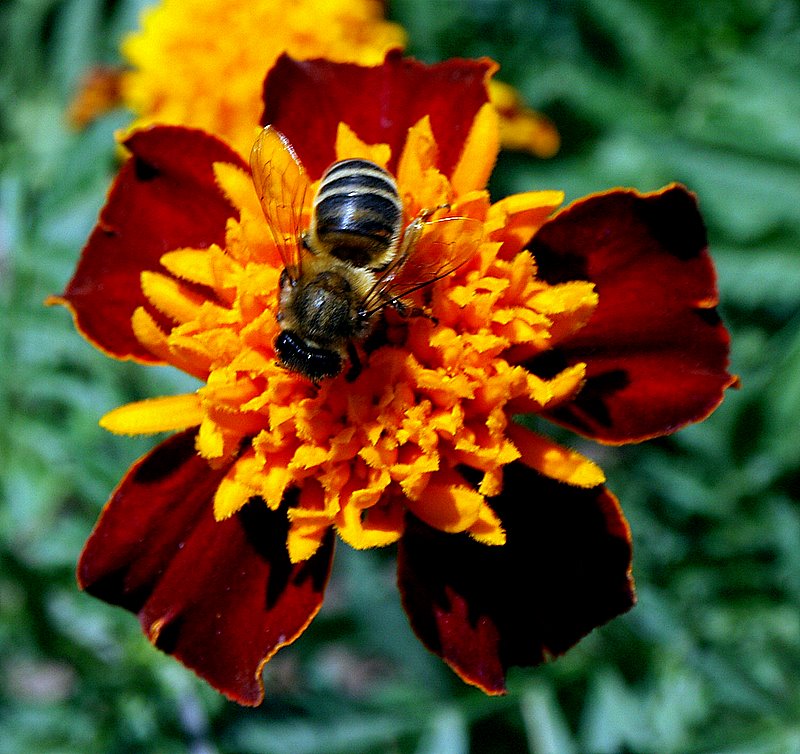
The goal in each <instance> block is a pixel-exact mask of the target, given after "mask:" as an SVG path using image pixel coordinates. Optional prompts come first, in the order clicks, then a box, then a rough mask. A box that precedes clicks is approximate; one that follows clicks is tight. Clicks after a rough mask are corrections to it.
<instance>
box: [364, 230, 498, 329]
mask: <svg viewBox="0 0 800 754" xmlns="http://www.w3.org/2000/svg"><path fill="white" fill-rule="evenodd" d="M413 226H414V223H412V224H411V226H409V228H407V229H406V234H408V233H414V232H418V233H419V238H417V239H416V240H412V241H411V242H410V244H409V248H408V250H407V251H406V252H405V253H401V254H399V255H398V256H397V257H396V258H395V259H394V260H393V261H392V262H391V263H390V264H389V266H388V267H387V268H386V269H385V270H383V271H382V272H381V273H380V276H379V277H378V280H377V281H376V283H375V285H374V286H373V287H372V289H371V290H370V291H369V293H368V294H367V295H366V296H365V298H364V301H363V304H362V307H361V308H362V310H363V311H364V312H365V313H366V314H374V313H375V312H377V311H378V310H379V309H382V308H384V307H385V306H389V305H391V304H393V303H394V302H396V301H398V300H400V299H403V298H404V297H406V296H409V295H410V294H412V293H413V292H414V291H417V290H419V289H420V288H423V287H425V286H426V285H430V284H431V283H435V282H436V281H437V280H441V279H442V278H443V277H446V276H447V275H449V274H450V273H452V272H455V271H456V270H457V269H458V268H459V267H460V266H461V265H462V264H464V262H466V261H467V260H468V259H469V258H470V257H472V255H473V254H475V253H476V251H477V248H478V246H479V245H480V243H481V241H482V240H483V223H482V222H481V221H480V220H476V219H474V218H472V217H443V218H440V219H438V220H431V221H430V222H425V223H422V224H421V228H419V229H418V230H415V229H414V227H413Z"/></svg>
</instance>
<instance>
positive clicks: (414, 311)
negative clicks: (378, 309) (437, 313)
mask: <svg viewBox="0 0 800 754" xmlns="http://www.w3.org/2000/svg"><path fill="white" fill-rule="evenodd" d="M390 305H391V307H392V308H393V309H394V310H395V311H396V312H397V313H398V314H399V315H400V316H401V317H402V318H403V319H409V318H410V317H425V319H428V320H430V321H431V322H433V324H434V325H438V324H439V320H438V319H436V317H434V316H433V314H431V313H430V312H429V311H427V310H426V309H423V308H422V307H421V306H409V305H408V304H406V303H405V302H403V301H401V300H400V299H394V300H392V301H391V302H390Z"/></svg>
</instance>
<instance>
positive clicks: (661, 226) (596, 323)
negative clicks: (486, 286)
mask: <svg viewBox="0 0 800 754" xmlns="http://www.w3.org/2000/svg"><path fill="white" fill-rule="evenodd" d="M530 249H531V252H532V253H533V255H534V257H535V258H536V261H537V264H538V266H539V274H540V276H541V277H543V278H544V279H545V280H547V281H548V282H551V283H557V282H563V281H567V280H575V279H582V280H590V281H591V282H593V283H594V284H595V285H596V286H597V291H598V293H599V294H600V303H599V306H598V308H597V311H596V312H595V314H594V316H593V317H592V319H591V321H590V322H589V324H588V325H587V326H586V327H584V328H583V329H581V330H579V331H578V332H577V333H575V335H573V336H572V337H571V338H570V339H569V340H567V341H565V342H562V343H561V344H559V346H558V347H557V348H556V349H555V350H554V352H551V353H549V354H545V355H544V356H543V357H541V358H540V359H538V360H535V361H534V362H532V363H531V364H530V365H529V367H530V368H531V370H532V371H534V372H537V373H545V372H547V371H548V370H552V369H558V368H560V367H562V366H564V365H566V364H574V363H576V362H580V361H585V362H586V364H587V365H588V371H587V375H588V379H587V382H586V385H585V386H584V388H583V389H582V390H581V392H580V393H579V395H578V396H577V399H576V400H575V401H574V402H572V403H569V404H566V405H564V406H563V407H560V408H559V409H557V410H556V411H554V412H553V413H551V414H550V418H552V419H554V420H556V421H558V422H560V423H561V424H564V425H566V426H568V427H570V428H572V429H574V430H576V431H578V432H581V433H582V434H585V435H587V436H589V437H592V438H594V439H597V440H601V441H603V442H609V443H623V442H634V441H638V440H643V439H646V438H648V437H654V436H657V435H662V434H666V433H670V432H674V431H675V430H676V429H678V428H679V427H681V426H683V425H684V424H687V423H689V422H693V421H699V420H700V419H703V418H705V417H706V416H708V414H709V413H711V412H712V411H713V410H714V409H715V408H716V407H717V406H718V405H719V403H720V401H721V400H722V395H723V391H724V390H725V388H727V387H729V386H730V385H731V384H732V383H733V381H734V380H733V378H732V377H731V376H730V375H729V374H728V372H727V366H728V352H729V336H728V333H727V331H726V329H725V327H724V325H723V324H722V323H721V321H720V319H719V317H718V315H717V312H716V309H715V308H714V307H715V306H716V304H717V289H716V281H715V274H714V267H713V264H712V262H711V259H710V257H709V255H708V251H707V240H706V231H705V227H704V225H703V219H702V217H701V216H700V212H699V210H698V208H697V203H696V201H695V198H694V196H693V195H692V194H690V193H689V192H688V191H687V190H686V189H685V188H683V187H682V186H677V185H673V186H669V187H667V188H666V189H663V190H662V191H660V192H657V193H652V194H638V193H636V192H634V191H622V190H616V191H611V192H609V193H607V194H600V195H595V196H590V197H588V198H586V199H583V200H581V201H578V202H576V203H575V204H572V205H571V206H570V207H568V208H567V209H565V210H564V211H562V212H560V213H559V214H558V215H556V216H555V217H554V218H553V219H552V220H550V221H548V222H547V223H545V224H544V225H543V226H542V228H541V229H540V230H539V232H538V233H537V234H536V236H535V237H534V239H533V241H532V242H531V244H530Z"/></svg>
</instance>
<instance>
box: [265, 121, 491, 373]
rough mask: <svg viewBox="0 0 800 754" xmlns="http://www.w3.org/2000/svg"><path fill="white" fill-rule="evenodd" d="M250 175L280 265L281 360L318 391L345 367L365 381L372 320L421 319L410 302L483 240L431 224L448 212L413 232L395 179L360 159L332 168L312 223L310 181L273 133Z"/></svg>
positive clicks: (425, 215)
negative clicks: (360, 346) (362, 349)
mask: <svg viewBox="0 0 800 754" xmlns="http://www.w3.org/2000/svg"><path fill="white" fill-rule="evenodd" d="M250 167H251V169H252V174H253V183H254V186H255V189H256V193H257V194H258V197H259V199H260V201H261V207H262V209H263V211H264V216H265V218H266V220H267V225H268V226H269V229H270V232H271V234H272V237H273V240H274V241H275V244H276V246H277V248H278V250H279V252H280V255H281V259H282V261H283V264H284V269H283V272H282V273H281V276H280V283H279V291H278V314H277V320H278V323H279V324H280V328H281V332H280V333H279V334H278V336H277V338H276V339H275V353H276V355H277V357H278V360H279V362H280V363H281V365H283V366H284V367H285V368H287V369H289V370H291V371H294V372H297V373H299V374H301V375H303V376H305V377H306V378H308V379H309V380H311V381H312V382H314V383H315V384H318V383H319V381H320V380H322V379H324V378H327V377H335V376H337V375H338V374H340V373H341V372H342V371H343V369H344V362H345V358H349V359H350V364H351V369H350V370H349V372H348V374H347V375H346V377H347V379H348V380H354V379H355V378H356V377H357V376H358V374H359V373H360V371H361V362H360V359H359V356H358V351H357V350H356V348H355V343H356V342H358V341H363V340H364V338H366V337H367V335H369V334H370V332H371V331H372V329H373V326H374V323H375V320H376V315H377V314H378V313H379V312H381V311H382V310H383V309H385V308H386V307H392V308H394V309H395V310H396V311H397V312H398V313H400V314H401V315H402V316H412V315H420V314H421V315H425V312H424V310H422V309H420V308H418V307H415V306H412V305H411V304H410V303H409V302H408V300H407V297H408V296H409V295H410V294H411V293H413V292H414V291H417V290H419V289H420V288H423V287H424V286H427V285H430V284H431V283H434V282H435V281H437V280H439V279H441V278H443V277H445V276H446V275H449V274H450V273H452V272H453V271H455V270H456V269H457V268H458V267H459V266H460V265H461V264H463V263H464V262H465V261H466V260H467V259H468V258H469V256H470V255H471V253H472V252H473V251H474V250H475V249H476V248H477V246H478V244H479V243H480V241H481V239H482V234H483V225H482V223H481V222H480V221H478V220H475V219H472V218H467V217H442V218H439V219H438V220H431V219H430V218H431V216H432V215H433V214H434V213H435V212H436V211H438V210H440V209H445V208H446V207H445V206H442V207H434V208H432V209H427V210H423V211H422V212H420V213H419V214H418V215H417V216H416V217H415V218H413V219H411V220H410V222H409V221H408V220H407V218H406V217H405V212H404V207H403V203H402V201H401V199H400V195H399V192H398V189H397V182H396V181H395V179H394V177H393V176H392V175H391V173H389V172H388V171H387V170H385V169H384V168H382V167H381V166H379V165H377V164H376V163H374V162H372V161H370V160H364V159H348V160H340V161H338V162H335V163H333V164H332V165H331V166H330V167H329V168H328V169H327V170H326V171H325V173H324V174H323V175H322V178H321V179H320V182H319V186H318V188H317V190H316V194H315V195H314V197H313V201H312V203H311V211H310V216H307V215H308V213H307V210H306V196H307V194H308V193H309V192H310V190H311V181H310V180H309V178H308V176H307V174H306V172H305V169H304V168H303V166H302V164H301V162H300V160H299V159H298V157H297V155H296V153H295V151H294V149H293V148H292V145H291V144H290V143H289V141H288V139H287V138H286V137H285V136H284V135H283V134H282V133H280V132H279V131H277V130H276V129H274V128H273V127H272V126H266V127H265V128H264V129H263V131H261V133H260V134H259V136H258V138H257V139H256V142H255V144H254V145H253V149H252V152H251V154H250ZM423 248H424V249H425V252H424V253H420V250H421V249H423Z"/></svg>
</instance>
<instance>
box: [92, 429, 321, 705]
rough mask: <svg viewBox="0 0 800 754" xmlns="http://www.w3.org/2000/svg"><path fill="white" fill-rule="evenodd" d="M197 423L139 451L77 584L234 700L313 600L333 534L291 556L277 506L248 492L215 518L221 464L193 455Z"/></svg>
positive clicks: (255, 699) (299, 626)
mask: <svg viewBox="0 0 800 754" xmlns="http://www.w3.org/2000/svg"><path fill="white" fill-rule="evenodd" d="M194 440H195V431H190V432H184V433H181V434H178V435H175V436H173V437H171V438H170V439H168V440H167V441H166V442H164V443H162V444H161V445H159V446H158V447H157V448H156V449H155V450H154V451H152V452H151V453H150V454H149V455H147V456H145V457H144V458H143V459H141V460H140V461H138V462H137V463H136V464H135V465H134V466H133V467H132V468H131V470H130V471H129V472H128V474H127V476H126V477H125V479H124V480H123V481H122V482H121V484H120V486H119V487H118V488H117V490H116V491H115V492H114V495H113V496H112V498H111V500H110V501H109V503H108V504H107V506H106V508H105V510H104V511H103V514H102V516H101V517H100V520H99V522H98V524H97V526H96V527H95V530H94V532H93V533H92V536H91V537H90V538H89V541H88V542H87V543H86V547H85V548H84V551H83V554H82V555H81V559H80V563H79V564H78V581H79V583H80V585H81V587H82V588H83V589H85V590H86V591H87V592H89V593H90V594H92V595H94V596H95V597H99V598H100V599H102V600H105V601H106V602H110V603H111V604H114V605H121V606H122V607H124V608H126V609H127V610H130V611H131V612H133V613H137V614H138V616H139V621H140V622H141V624H142V628H143V630H144V632H145V634H147V636H148V637H149V638H150V640H151V641H152V642H153V643H154V644H155V645H156V646H157V647H158V648H159V649H161V650H163V651H164V652H167V653H168V654H172V655H174V656H175V657H176V658H178V659H179V660H180V661H181V662H182V663H184V664H185V665H186V666H188V667H189V668H191V669H192V670H194V671H195V672H196V673H197V674H198V675H200V676H201V677H202V678H205V679H206V680H207V681H208V682H209V683H210V684H211V685H212V686H214V687H215V688H216V689H218V690H219V691H221V692H222V693H223V694H225V695H226V696H227V697H229V698H230V699H233V700H234V701H236V702H239V703H240V704H247V705H255V704H259V703H260V702H261V700H262V699H263V696H264V689H263V685H262V682H261V669H262V667H263V665H264V663H265V662H266V661H267V660H268V659H269V658H270V657H271V656H272V655H273V654H274V653H275V652H276V651H277V650H278V649H280V648H281V647H282V646H284V645H286V644H289V643H291V642H292V641H294V640H295V639H296V638H297V637H298V636H299V635H300V634H301V633H302V631H303V630H304V629H305V627H306V626H307V625H308V623H309V622H310V621H311V619H312V618H313V617H314V615H315V614H316V613H317V611H318V610H319V608H320V606H321V605H322V598H323V591H324V588H325V584H326V582H327V579H328V574H329V572H330V565H331V558H332V555H333V538H332V535H331V534H330V533H329V534H328V535H327V537H326V538H325V540H324V541H323V543H322V546H321V547H320V549H319V550H318V551H317V553H316V554H315V555H314V556H313V557H312V558H310V559H309V560H308V561H306V562H304V563H300V564H297V565H292V564H291V563H290V562H289V558H288V555H287V553H286V533H287V529H288V524H287V519H286V516H285V513H276V512H273V511H270V510H269V509H268V508H267V506H266V505H265V504H264V503H263V502H262V501H260V500H258V499H254V500H252V501H251V502H250V503H248V504H247V506H245V508H243V509H242V510H241V511H240V512H239V513H238V514H236V515H235V516H233V517H231V518H229V519H227V520H225V521H221V522H218V521H216V520H215V519H214V516H213V512H212V500H213V495H214V492H215V490H216V489H217V486H218V484H219V482H220V480H221V479H222V477H223V476H224V474H225V469H216V470H214V469H211V468H210V467H209V466H208V464H207V463H206V461H205V460H204V459H203V458H201V457H200V456H198V455H197V453H196V451H195V447H194Z"/></svg>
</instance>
